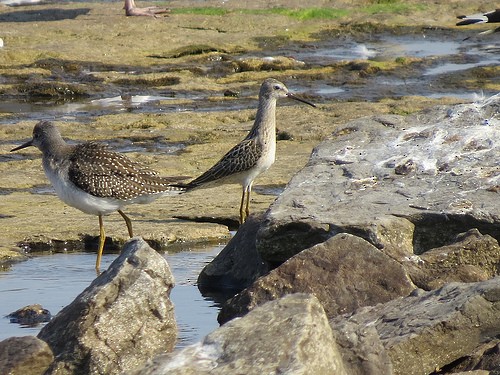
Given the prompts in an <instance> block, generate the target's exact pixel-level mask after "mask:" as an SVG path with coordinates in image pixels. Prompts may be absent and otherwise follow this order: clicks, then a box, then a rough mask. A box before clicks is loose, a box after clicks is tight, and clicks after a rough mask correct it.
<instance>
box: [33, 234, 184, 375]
mask: <svg viewBox="0 0 500 375" xmlns="http://www.w3.org/2000/svg"><path fill="white" fill-rule="evenodd" d="M173 284H174V279H173V276H172V274H171V272H170V268H169V266H168V263H167V262H166V260H165V259H164V258H163V257H162V256H161V255H159V254H158V253H157V252H156V251H154V250H153V249H151V248H150V247H149V246H148V245H147V243H146V242H145V241H144V240H142V239H140V238H134V239H131V240H130V241H129V242H127V243H126V244H125V246H124V248H123V250H122V252H121V254H120V256H119V257H118V258H117V259H116V260H115V261H114V262H113V263H112V264H111V266H110V267H109V269H108V270H107V271H105V272H104V273H102V274H101V275H100V276H99V277H97V278H96V279H95V280H94V281H93V282H92V284H90V286H89V287H88V288H87V289H85V290H84V291H83V292H82V293H81V294H80V295H79V296H78V297H76V299H75V300H74V301H73V302H72V303H71V304H70V305H68V306H66V307H65V308H64V309H62V310H61V312H59V314H57V315H56V317H54V318H53V319H52V321H51V322H50V323H48V324H47V325H46V326H45V327H44V328H43V329H42V330H41V331H40V333H39V335H38V337H39V338H40V339H42V340H44V341H45V342H47V343H48V344H49V346H50V347H51V349H52V351H53V352H54V355H55V356H56V360H55V362H54V363H53V364H52V366H51V368H50V369H49V371H48V372H47V375H48V374H58V375H60V374H119V373H122V372H124V371H129V370H132V369H134V368H136V367H138V366H140V365H142V364H143V363H144V362H145V361H146V360H147V359H149V358H151V357H153V356H154V355H155V354H158V353H161V352H168V351H171V350H172V349H173V347H174V344H175V340H176V334H177V326H176V323H175V318H174V311H173V305H172V302H171V301H170V300H169V298H168V297H169V294H170V291H171V289H172V287H173Z"/></svg>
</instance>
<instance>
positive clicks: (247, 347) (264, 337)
mask: <svg viewBox="0 0 500 375" xmlns="http://www.w3.org/2000/svg"><path fill="white" fill-rule="evenodd" d="M264 322H265V324H263V323H264ZM278 338H279V339H278ZM167 373H168V374H171V375H181V374H197V375H202V374H211V375H225V374H227V375H229V374H231V375H233V374H245V375H254V374H255V375H261V374H287V375H294V374H315V375H323V374H324V375H327V374H328V375H330V374H336V375H344V374H348V373H347V372H345V371H344V368H343V365H342V361H341V358H340V356H339V353H338V350H337V347H336V344H335V342H334V341H333V336H332V332H331V329H330V327H329V326H328V320H327V318H326V315H325V313H324V310H323V308H322V307H321V304H320V303H319V302H318V300H317V299H316V298H315V297H314V296H313V295H306V294H293V295H288V296H286V297H284V298H282V299H279V300H277V301H272V302H269V303H267V304H264V305H263V306H260V307H258V308H256V309H255V310H253V311H251V312H250V313H248V314H247V315H246V316H245V317H244V318H241V319H235V320H233V321H231V322H229V323H227V324H225V325H224V326H222V327H220V328H219V329H217V330H215V331H214V332H212V333H210V334H209V335H208V336H206V337H205V339H204V340H203V342H201V343H200V344H196V345H193V346H190V347H187V348H185V349H183V350H182V351H180V352H178V353H173V354H170V355H162V356H159V357H157V358H155V359H154V360H153V361H151V362H149V363H148V365H147V366H145V367H144V368H142V369H141V370H139V371H136V372H133V373H131V374H129V375H132V374H133V375H146V374H147V375H159V374H167Z"/></svg>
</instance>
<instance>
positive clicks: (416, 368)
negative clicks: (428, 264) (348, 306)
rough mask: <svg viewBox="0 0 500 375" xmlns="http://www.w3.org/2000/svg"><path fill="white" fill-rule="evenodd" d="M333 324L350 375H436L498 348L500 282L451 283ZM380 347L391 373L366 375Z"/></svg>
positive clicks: (499, 279)
mask: <svg viewBox="0 0 500 375" xmlns="http://www.w3.org/2000/svg"><path fill="white" fill-rule="evenodd" d="M330 324H331V326H332V330H333V331H334V335H335V337H336V339H337V343H338V344H339V347H340V349H341V352H342V356H343V357H344V364H345V366H346V370H347V372H348V373H349V374H354V375H356V374H360V375H361V374H379V373H386V374H391V373H392V372H390V371H393V373H394V374H405V375H408V374H412V375H413V374H414V375H419V374H421V375H424V374H430V373H434V371H435V370H436V369H441V368H443V367H449V366H450V364H454V363H457V362H459V361H460V360H462V359H466V358H469V357H470V355H471V354H472V353H474V352H475V351H476V350H478V348H481V347H482V346H483V345H484V343H485V342H488V341H495V342H498V340H496V337H497V335H499V334H500V278H499V277H496V278H494V279H490V280H487V281H484V282H479V283H467V284H464V283H450V284H447V285H445V286H444V287H442V288H441V289H437V290H434V291H431V292H421V293H415V295H414V296H410V297H405V298H398V299H395V300H393V301H390V302H387V303H385V304H381V305H377V306H373V307H363V308H361V309H359V311H357V312H355V313H354V314H352V315H342V316H337V317H335V318H333V319H331V320H330ZM367 331H368V334H367ZM376 336H378V338H377V337H376ZM374 343H375V344H376V345H377V346H378V350H379V351H380V352H379V353H380V355H381V356H386V357H388V358H390V362H391V363H392V369H390V368H389V367H388V368H387V369H388V370H390V371H386V372H367V371H366V369H367V365H368V364H369V363H368V362H367V358H368V359H369V358H370V356H367V353H369V354H370V353H371V354H373V345H374ZM382 348H383V350H382ZM483 351H484V349H483ZM497 360H498V358H497ZM490 363H491V358H490ZM497 363H498V362H497ZM469 369H471V370H472V369H474V370H475V369H485V368H484V367H476V368H469Z"/></svg>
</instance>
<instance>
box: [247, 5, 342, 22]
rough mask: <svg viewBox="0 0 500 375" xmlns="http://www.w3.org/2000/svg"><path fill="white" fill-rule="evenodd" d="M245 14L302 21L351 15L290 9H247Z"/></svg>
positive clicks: (319, 10)
mask: <svg viewBox="0 0 500 375" xmlns="http://www.w3.org/2000/svg"><path fill="white" fill-rule="evenodd" d="M241 12H242V13H244V14H280V15H284V16H288V17H292V18H296V19H299V20H301V21H305V20H311V19H320V18H321V19H334V18H340V17H344V16H346V15H348V14H349V11H348V10H346V9H334V8H305V9H288V8H271V9H245V10H242V11H241Z"/></svg>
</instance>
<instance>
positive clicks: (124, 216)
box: [118, 210, 134, 238]
mask: <svg viewBox="0 0 500 375" xmlns="http://www.w3.org/2000/svg"><path fill="white" fill-rule="evenodd" d="M118 213H119V214H120V215H122V217H123V220H125V224H127V230H128V235H129V236H130V238H132V237H134V234H133V233H132V222H131V221H130V219H129V218H128V216H127V215H125V214H124V213H123V211H122V210H118Z"/></svg>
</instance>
